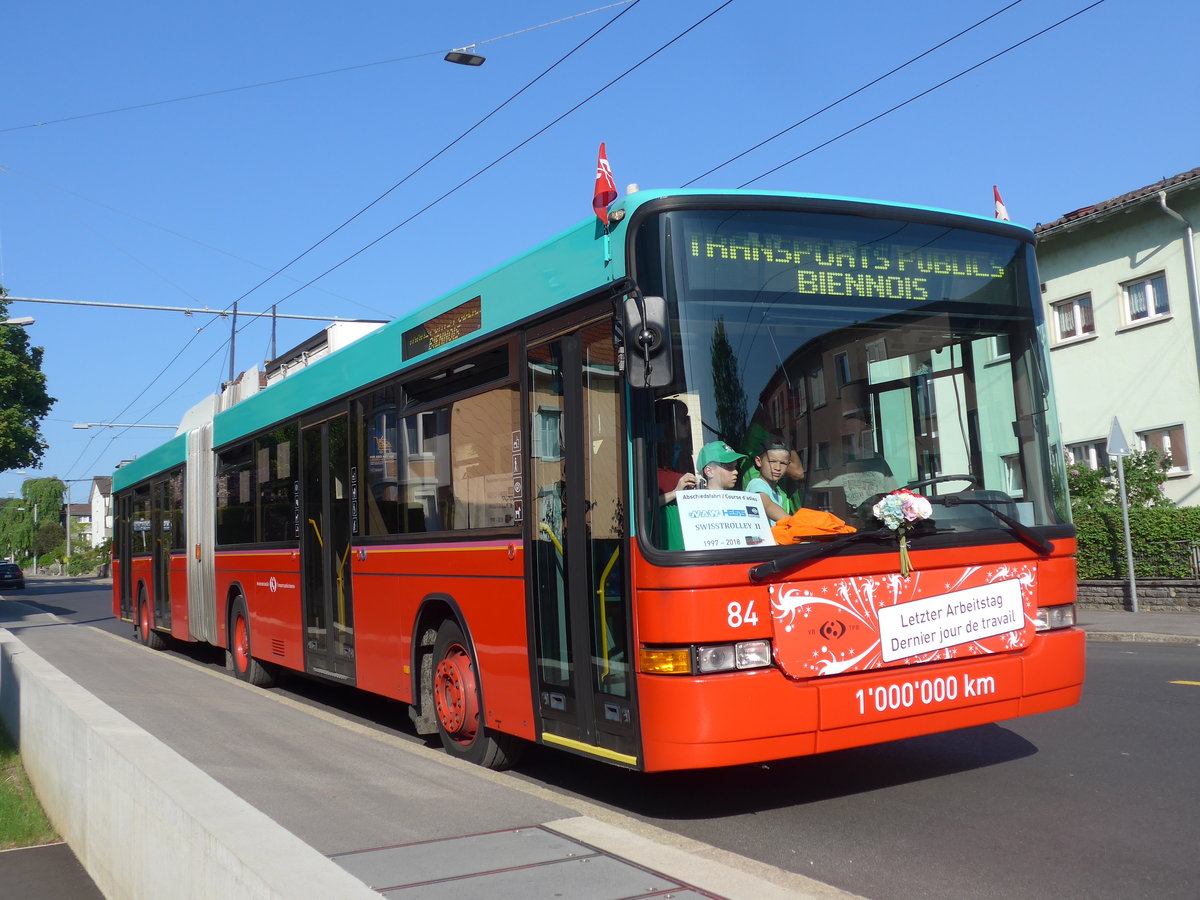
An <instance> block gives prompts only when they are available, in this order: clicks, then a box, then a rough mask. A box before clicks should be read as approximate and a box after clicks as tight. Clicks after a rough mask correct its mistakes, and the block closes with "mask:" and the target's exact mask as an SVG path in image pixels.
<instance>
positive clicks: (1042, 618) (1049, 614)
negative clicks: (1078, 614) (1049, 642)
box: [1034, 603, 1075, 631]
mask: <svg viewBox="0 0 1200 900" xmlns="http://www.w3.org/2000/svg"><path fill="white" fill-rule="evenodd" d="M1034 622H1035V623H1036V625H1037V630H1038V631H1050V630H1052V629H1054V628H1070V627H1071V626H1073V625H1074V624H1075V604H1074V603H1068V604H1067V605H1066V606H1039V607H1038V611H1037V618H1036V619H1034Z"/></svg>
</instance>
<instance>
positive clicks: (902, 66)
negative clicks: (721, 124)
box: [680, 0, 1025, 187]
mask: <svg viewBox="0 0 1200 900" xmlns="http://www.w3.org/2000/svg"><path fill="white" fill-rule="evenodd" d="M1024 2H1025V0H1013V2H1012V3H1009V4H1008V5H1007V6H1003V7H1001V8H1000V9H998V10H996V11H995V12H994V13H992V14H991V15H988V16H984V17H983V18H982V19H980V20H979V21H978V22H976V23H975V24H973V25H969V26H968V27H966V28H964V29H963V30H962V31H960V32H958V34H955V35H951V36H950V37H948V38H946V39H945V40H943V41H940V42H938V43H936V44H934V45H933V46H932V47H930V48H929V49H927V50H923V51H922V52H920V53H918V54H917V55H916V56H914V57H912V58H911V59H909V60H908V61H906V62H903V63H901V64H900V65H898V66H896V67H894V68H892V69H889V70H888V71H886V72H884V73H883V74H882V75H880V76H878V77H876V78H873V79H871V80H870V81H868V82H867V83H866V84H864V85H862V86H860V87H857V88H855V89H854V90H852V91H851V92H850V93H848V94H843V95H842V96H841V97H839V98H838V99H836V100H834V101H833V102H832V103H829V104H826V105H825V106H822V107H821V108H820V109H818V110H817V111H816V112H813V113H810V114H809V115H807V116H805V117H804V118H803V119H801V120H800V121H799V122H793V123H792V124H791V125H789V126H788V127H787V128H784V129H783V130H782V131H777V132H775V133H774V134H773V135H771V136H770V137H769V138H765V139H763V140H761V141H759V142H758V143H757V144H755V145H754V146H753V147H748V148H747V149H745V150H743V151H742V152H741V153H739V154H737V155H736V156H731V157H730V158H729V159H727V160H725V162H723V163H720V164H719V165H715V166H713V167H712V168H711V169H709V170H708V171H707V172H701V173H700V174H699V175H697V176H696V177H695V178H693V179H691V180H690V181H685V182H684V183H683V184H681V185H680V187H689V186H691V185H693V184H695V183H696V182H697V181H699V180H700V179H701V178H707V177H708V176H709V175H711V174H712V173H713V172H716V171H718V170H720V169H723V168H725V167H726V166H727V165H729V164H730V163H733V162H737V161H738V160H739V159H741V158H742V157H743V156H747V155H749V154H751V153H753V152H754V151H755V150H758V149H759V148H760V147H765V146H766V145H767V144H769V143H771V141H773V140H776V139H777V138H781V137H783V136H784V135H785V134H787V133H788V132H789V131H794V130H795V129H797V128H799V127H800V126H801V125H804V124H806V123H808V122H811V121H812V120H813V119H815V118H817V116H820V115H823V114H824V113H827V112H829V111H830V110H831V109H833V108H835V107H837V106H840V105H841V104H843V103H845V102H846V101H847V100H850V99H852V98H853V97H857V96H858V95H859V94H861V93H862V92H863V91H865V90H868V89H869V88H872V87H874V86H875V85H877V84H879V83H880V82H881V81H884V80H886V79H888V78H891V77H892V76H893V75H895V74H896V73H897V72H900V71H902V70H903V69H906V68H908V67H909V66H911V65H912V64H913V63H916V62H919V61H920V60H922V59H924V58H925V57H926V56H929V55H930V54H931V53H934V52H936V51H938V50H940V49H942V48H943V47H945V46H946V45H947V44H950V43H953V42H954V41H956V40H958V39H959V38H960V37H962V36H963V35H965V34H968V33H969V32H972V31H974V30H975V29H976V28H979V27H980V26H981V25H985V24H987V23H988V22H990V21H991V20H992V19H994V18H996V17H997V16H999V15H1001V14H1002V13H1006V12H1008V11H1009V10H1010V9H1012V8H1013V7H1014V6H1017V5H1019V4H1021V3H1024Z"/></svg>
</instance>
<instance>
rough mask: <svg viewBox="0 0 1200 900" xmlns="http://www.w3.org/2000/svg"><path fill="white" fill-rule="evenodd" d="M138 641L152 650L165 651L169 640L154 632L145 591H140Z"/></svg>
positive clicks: (136, 629) (136, 630)
mask: <svg viewBox="0 0 1200 900" xmlns="http://www.w3.org/2000/svg"><path fill="white" fill-rule="evenodd" d="M134 631H135V632H136V633H137V636H138V640H140V641H141V642H142V643H143V644H145V645H146V646H147V647H149V648H150V649H151V650H165V649H166V647H167V640H166V638H164V637H163V636H162V635H161V634H159V633H158V632H157V631H155V630H154V622H153V621H151V619H150V604H149V603H147V602H146V592H145V590H139V591H138V614H137V626H136V628H135V629H134Z"/></svg>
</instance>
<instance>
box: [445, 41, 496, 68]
mask: <svg viewBox="0 0 1200 900" xmlns="http://www.w3.org/2000/svg"><path fill="white" fill-rule="evenodd" d="M474 49H475V45H474V44H471V45H470V46H469V47H459V48H458V49H457V50H451V51H450V52H449V53H447V54H446V55H445V56H443V57H442V59H444V60H446V62H449V63H457V64H458V65H460V66H482V65H483V64H484V63H485V62H486V61H487V58H486V57H483V56H480V55H479V54H478V53H472V52H471V51H473V50H474Z"/></svg>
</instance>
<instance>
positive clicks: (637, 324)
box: [624, 294, 674, 388]
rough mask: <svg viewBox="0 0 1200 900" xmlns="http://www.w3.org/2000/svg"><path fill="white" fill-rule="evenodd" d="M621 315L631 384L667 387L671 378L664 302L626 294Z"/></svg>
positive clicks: (635, 385) (633, 385) (655, 298)
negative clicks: (623, 323) (622, 316)
mask: <svg viewBox="0 0 1200 900" xmlns="http://www.w3.org/2000/svg"><path fill="white" fill-rule="evenodd" d="M624 318H625V365H626V368H627V370H628V372H629V385H630V387H635V388H657V387H666V386H667V385H668V384H670V383H671V382H672V381H673V380H674V376H673V373H672V371H671V325H670V322H669V321H668V319H667V301H666V300H664V299H663V298H662V297H643V296H642V295H641V294H635V295H634V296H632V297H627V298H626V299H625V303H624Z"/></svg>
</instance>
